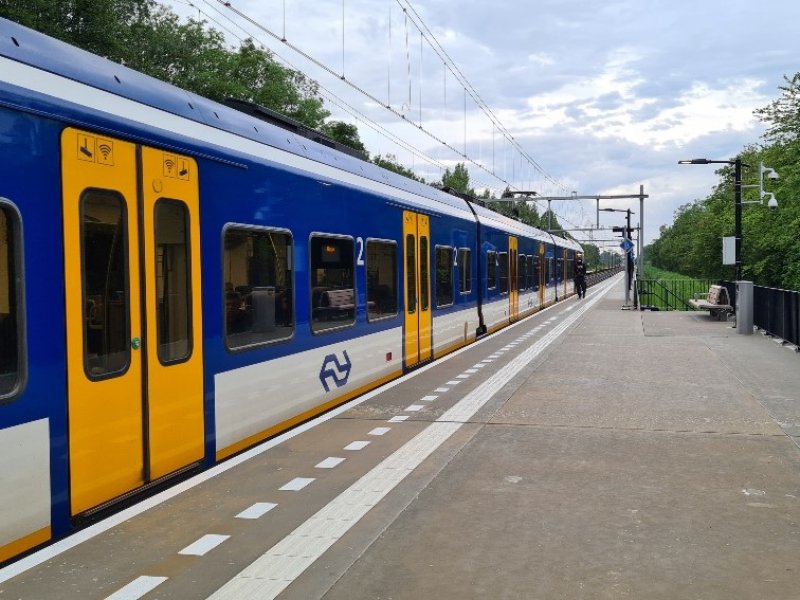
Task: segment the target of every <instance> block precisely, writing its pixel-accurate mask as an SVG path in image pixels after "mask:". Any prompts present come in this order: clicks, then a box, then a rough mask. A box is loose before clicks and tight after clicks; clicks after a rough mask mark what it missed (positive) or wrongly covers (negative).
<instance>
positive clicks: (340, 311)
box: [313, 289, 356, 321]
mask: <svg viewBox="0 0 800 600" xmlns="http://www.w3.org/2000/svg"><path fill="white" fill-rule="evenodd" d="M318 302H319V305H316V306H314V307H313V315H314V319H315V320H321V321H330V320H333V319H352V318H353V317H354V316H355V308H356V305H355V294H354V291H353V290H352V289H343V290H323V291H321V293H320V294H319V299H318Z"/></svg>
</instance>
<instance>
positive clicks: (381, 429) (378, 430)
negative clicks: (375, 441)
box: [368, 427, 392, 435]
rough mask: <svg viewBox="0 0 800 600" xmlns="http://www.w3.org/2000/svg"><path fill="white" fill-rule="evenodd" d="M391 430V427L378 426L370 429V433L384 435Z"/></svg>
mask: <svg viewBox="0 0 800 600" xmlns="http://www.w3.org/2000/svg"><path fill="white" fill-rule="evenodd" d="M391 430H392V428H391V427H376V428H375V429H373V430H372V431H370V432H369V434H368V435H383V434H385V433H389V432H390V431H391Z"/></svg>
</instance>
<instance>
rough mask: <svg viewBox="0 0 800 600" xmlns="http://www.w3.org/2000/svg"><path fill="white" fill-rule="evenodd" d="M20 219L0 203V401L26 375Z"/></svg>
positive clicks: (15, 389) (17, 388)
mask: <svg viewBox="0 0 800 600" xmlns="http://www.w3.org/2000/svg"><path fill="white" fill-rule="evenodd" d="M20 232H21V227H20V220H19V215H18V214H17V212H16V211H14V210H12V209H11V207H10V206H4V205H3V204H2V203H0V400H8V399H10V398H11V397H13V396H15V395H17V394H19V392H20V390H21V389H22V383H23V380H24V374H25V365H24V360H23V356H24V352H23V339H24V334H23V332H24V328H23V326H22V323H23V320H22V317H23V315H22V307H23V306H24V303H23V302H22V260H21V258H22V257H21V249H22V243H21V234H20Z"/></svg>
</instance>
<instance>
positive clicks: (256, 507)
mask: <svg viewBox="0 0 800 600" xmlns="http://www.w3.org/2000/svg"><path fill="white" fill-rule="evenodd" d="M276 506H278V505H277V504H275V503H274V502H256V503H255V504H253V506H251V507H250V508H246V509H244V510H243V511H242V512H240V513H239V514H238V515H236V518H237V519H260V518H261V517H263V516H264V515H265V514H267V513H268V512H269V511H271V510H272V509H273V508H275V507H276Z"/></svg>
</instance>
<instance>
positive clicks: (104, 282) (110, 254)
mask: <svg viewBox="0 0 800 600" xmlns="http://www.w3.org/2000/svg"><path fill="white" fill-rule="evenodd" d="M127 211H128V209H127V205H126V204H125V199H124V198H123V197H122V196H121V195H120V194H119V193H117V192H112V191H109V190H96V189H95V190H87V191H86V192H84V194H83V196H82V197H81V254H82V256H81V259H82V261H81V264H82V266H83V310H84V313H83V326H84V330H83V339H84V369H85V370H86V375H87V376H88V377H89V379H104V378H108V377H114V376H116V375H121V374H122V373H124V372H125V371H126V370H127V368H128V365H129V364H130V348H131V342H130V329H131V326H130V302H129V296H130V295H129V288H128V254H127V249H128V224H127V220H128V219H127V216H128V215H127Z"/></svg>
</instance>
